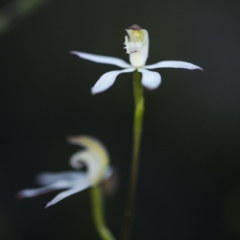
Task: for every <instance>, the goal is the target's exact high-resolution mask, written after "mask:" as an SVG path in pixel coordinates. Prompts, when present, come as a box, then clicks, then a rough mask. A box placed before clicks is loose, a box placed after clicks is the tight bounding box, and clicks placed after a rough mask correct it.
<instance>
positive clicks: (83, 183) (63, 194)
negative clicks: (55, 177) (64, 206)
mask: <svg viewBox="0 0 240 240" xmlns="http://www.w3.org/2000/svg"><path fill="white" fill-rule="evenodd" d="M90 186H91V184H90V182H89V181H88V180H87V179H86V180H85V181H81V182H79V183H78V184H77V185H75V186H74V187H73V188H71V189H69V190H66V191H64V192H61V193H59V194H58V195H57V196H56V197H55V198H53V199H52V200H51V201H50V202H49V203H48V204H47V205H46V208H47V207H50V206H52V205H54V204H56V203H58V202H59V201H61V200H63V199H64V198H66V197H69V196H71V195H73V194H75V193H78V192H80V191H83V190H84V189H86V188H88V187H90Z"/></svg>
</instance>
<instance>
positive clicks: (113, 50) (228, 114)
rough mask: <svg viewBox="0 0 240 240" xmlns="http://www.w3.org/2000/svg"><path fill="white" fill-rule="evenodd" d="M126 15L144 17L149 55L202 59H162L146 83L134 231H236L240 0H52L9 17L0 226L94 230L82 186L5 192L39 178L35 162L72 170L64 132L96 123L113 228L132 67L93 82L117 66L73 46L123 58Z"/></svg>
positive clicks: (1, 59)
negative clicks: (107, 159) (96, 90)
mask: <svg viewBox="0 0 240 240" xmlns="http://www.w3.org/2000/svg"><path fill="white" fill-rule="evenodd" d="M9 2H10V1H2V2H1V4H0V7H4V6H5V5H6V4H8V3H9ZM10 10H11V9H10ZM19 21H20V20H19ZM134 23H136V24H139V25H140V26H142V27H143V28H146V29H147V30H148V31H149V34H150V52H149V59H148V63H155V62H157V61H161V60H183V61H188V62H191V63H194V64H197V65H199V66H201V67H203V68H204V72H203V73H202V72H200V71H187V70H180V69H159V70H157V71H158V72H160V73H161V75H162V84H161V86H160V87H159V88H158V89H157V90H154V91H145V100H146V112H145V119H144V133H143V142H142V143H143V144H142V149H141V164H140V175H139V184H138V198H137V204H136V211H135V213H136V215H135V222H134V227H133V233H132V239H134V240H135V239H138V240H146V239H147V240H155V239H164V240H183V239H184V240H193V239H194V240H215V239H216V240H225V239H228V240H236V239H240V148H239V145H240V124H239V123H240V92H239V90H240V81H239V75H240V71H239V69H240V67H239V64H240V2H239V1H237V0H236V1H229V0H221V1H220V0H219V1H186V0H182V1H177V0H175V1H174V0H171V1H169V0H168V1H167V0H148V1H144V0H139V1H136V0H128V1H127V0H121V1H120V0H115V1H110V0H98V1H97V0H96V1H92V0H89V1H83V0H82V1H76V0H58V1H57V0H55V1H54V0H52V1H50V2H48V3H47V2H46V4H45V5H44V6H42V7H41V8H40V9H38V10H36V11H35V12H34V14H32V15H31V16H29V17H27V18H26V19H24V20H21V21H20V22H19V24H18V20H16V22H15V24H14V27H12V28H11V29H9V30H8V31H7V32H5V33H4V34H3V35H2V36H1V37H0V63H1V65H0V66H1V67H0V69H1V71H0V79H1V80H0V85H1V86H0V114H1V117H0V119H1V120H0V122H1V124H0V133H1V135H0V239H2V240H29V239H34V240H42V239H45V240H52V239H59V240H63V239H69V240H75V239H76V240H77V239H78V240H79V239H84V240H85V239H87V240H88V239H93V240H95V239H96V240H97V239H99V238H98V235H97V233H96V231H95V228H94V226H93V222H92V216H91V209H90V202H89V192H88V191H87V190H86V191H84V192H81V193H79V194H76V195H74V196H72V197H69V198H67V199H65V200H64V201H62V202H60V203H58V204H57V205H55V206H53V207H50V208H49V209H46V210H45V209H44V206H45V205H46V203H47V202H48V201H49V200H50V199H51V198H53V197H54V196H55V194H56V193H50V194H47V195H44V196H41V197H37V198H34V199H26V200H22V201H17V200H16V199H15V197H14V196H15V193H16V192H17V191H19V190H20V189H23V188H29V187H37V185H36V184H35V182H34V178H35V176H36V175H37V174H38V173H40V172H44V171H56V172H57V171H64V170H70V166H69V164H68V159H69V157H70V155H71V154H73V153H74V152H75V151H76V150H77V149H78V148H77V147H76V146H71V145H68V144H67V143H66V141H65V138H66V136H68V135H71V134H73V135H78V134H90V135H93V136H96V137H98V138H99V139H101V140H102V141H103V142H104V143H105V144H106V145H107V147H108V149H109V152H110V155H111V163H112V165H113V166H114V167H115V168H116V169H117V170H118V173H119V178H120V181H119V186H118V190H117V191H116V193H115V195H114V196H112V197H110V198H107V199H106V202H105V203H106V205H105V207H106V218H107V223H108V225H109V227H110V228H111V229H112V231H113V233H114V235H115V236H116V237H117V238H118V236H119V233H120V228H121V221H122V216H123V210H124V205H125V199H126V192H127V186H128V180H129V168H130V161H131V151H132V150H131V146H132V121H133V107H134V106H133V95H132V90H133V89H132V74H122V75H120V76H119V77H118V78H117V81H116V83H115V84H114V86H113V87H111V88H110V89H109V90H107V91H106V92H104V93H101V94H99V95H96V96H91V94H90V88H91V87H92V86H93V85H94V83H95V82H96V81H97V79H98V78H99V77H100V76H101V75H102V74H103V73H105V72H107V71H111V70H115V69H118V68H117V67H114V66H110V65H101V64H96V63H92V62H89V61H85V60H81V59H79V58H77V57H75V56H72V55H70V54H69V50H79V51H84V52H89V53H95V54H101V55H109V56H116V57H119V58H122V59H125V60H128V56H127V55H126V53H125V50H124V49H123V41H124V36H125V30H124V29H125V28H126V27H128V26H130V25H132V24H134Z"/></svg>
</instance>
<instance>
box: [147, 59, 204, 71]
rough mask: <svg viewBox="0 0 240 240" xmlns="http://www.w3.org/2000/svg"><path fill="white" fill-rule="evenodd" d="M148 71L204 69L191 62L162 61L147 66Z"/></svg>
mask: <svg viewBox="0 0 240 240" xmlns="http://www.w3.org/2000/svg"><path fill="white" fill-rule="evenodd" d="M145 68H147V69H155V68H184V69H188V70H201V71H203V69H202V68H201V67H199V66H197V65H194V64H192V63H189V62H183V61H161V62H158V63H155V64H151V65H147V66H145Z"/></svg>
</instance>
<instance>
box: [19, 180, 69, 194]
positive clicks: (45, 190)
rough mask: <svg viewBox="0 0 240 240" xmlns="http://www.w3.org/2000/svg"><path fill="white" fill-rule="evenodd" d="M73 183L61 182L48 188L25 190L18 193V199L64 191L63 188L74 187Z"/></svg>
mask: <svg viewBox="0 0 240 240" xmlns="http://www.w3.org/2000/svg"><path fill="white" fill-rule="evenodd" d="M72 185H73V182H72V181H69V180H68V181H67V180H59V181H57V182H55V183H53V184H51V185H48V186H46V187H42V188H36V189H24V190H22V191H20V192H18V193H17V197H18V198H30V197H35V196H38V195H42V194H45V193H48V192H52V191H55V190H59V189H63V188H69V187H72Z"/></svg>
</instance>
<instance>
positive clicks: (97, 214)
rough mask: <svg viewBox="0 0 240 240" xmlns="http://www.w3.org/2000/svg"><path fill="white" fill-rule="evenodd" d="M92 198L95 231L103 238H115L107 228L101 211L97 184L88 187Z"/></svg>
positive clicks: (110, 239)
mask: <svg viewBox="0 0 240 240" xmlns="http://www.w3.org/2000/svg"><path fill="white" fill-rule="evenodd" d="M90 193H91V200H92V212H93V218H94V223H95V226H96V228H97V231H98V233H99V235H100V237H101V239H103V240H115V238H114V237H113V235H112V233H111V232H110V230H109V229H108V228H107V226H106V224H105V220H104V213H103V199H102V192H101V189H100V187H99V186H93V187H91V188H90Z"/></svg>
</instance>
